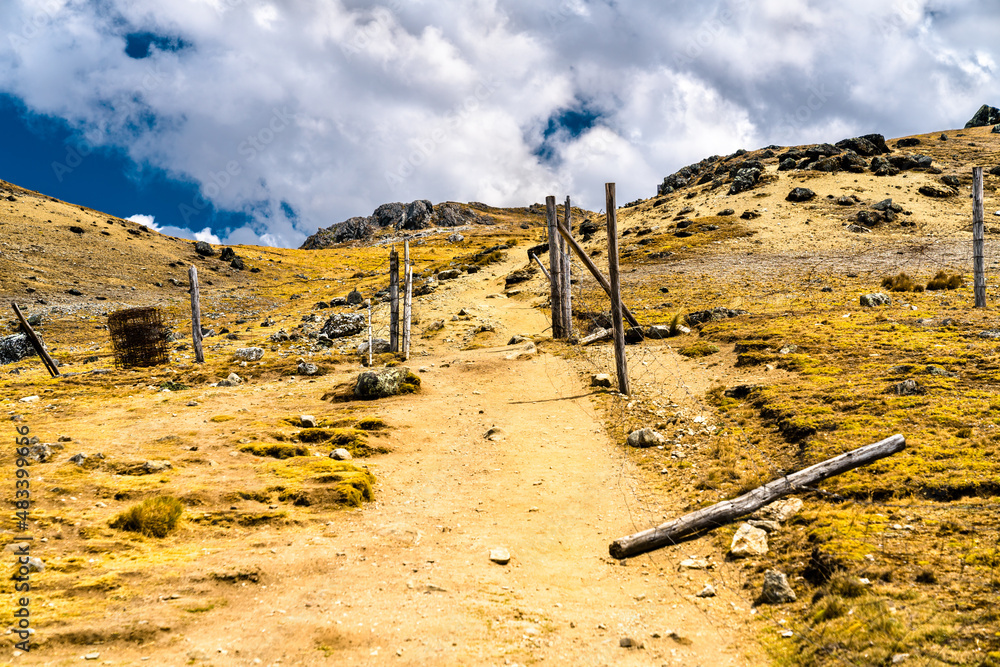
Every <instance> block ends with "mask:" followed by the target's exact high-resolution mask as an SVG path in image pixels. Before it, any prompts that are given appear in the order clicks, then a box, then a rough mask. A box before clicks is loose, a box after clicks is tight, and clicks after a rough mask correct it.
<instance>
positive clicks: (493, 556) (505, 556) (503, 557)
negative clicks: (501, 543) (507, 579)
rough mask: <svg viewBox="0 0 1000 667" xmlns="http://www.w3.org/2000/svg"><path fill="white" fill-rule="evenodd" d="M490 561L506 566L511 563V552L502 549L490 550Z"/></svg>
mask: <svg viewBox="0 0 1000 667" xmlns="http://www.w3.org/2000/svg"><path fill="white" fill-rule="evenodd" d="M490 560H491V561H493V562H494V563H497V564H498V565H506V564H507V563H509V562H510V552H509V551H507V550H506V549H504V548H502V547H501V548H497V549H490Z"/></svg>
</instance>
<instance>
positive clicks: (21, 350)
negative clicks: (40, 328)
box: [0, 333, 38, 364]
mask: <svg viewBox="0 0 1000 667" xmlns="http://www.w3.org/2000/svg"><path fill="white" fill-rule="evenodd" d="M36 354H38V353H37V352H35V348H34V347H32V345H31V341H29V340H28V335H27V334H23V333H19V334H14V335H12V336H2V337H0V364H13V363H15V362H18V361H21V360H22V359H26V358H27V357H30V356H33V355H36Z"/></svg>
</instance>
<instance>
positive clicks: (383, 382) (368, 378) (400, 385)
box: [354, 366, 420, 399]
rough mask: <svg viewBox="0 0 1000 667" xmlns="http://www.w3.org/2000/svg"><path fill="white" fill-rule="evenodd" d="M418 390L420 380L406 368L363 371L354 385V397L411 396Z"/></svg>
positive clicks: (397, 367)
mask: <svg viewBox="0 0 1000 667" xmlns="http://www.w3.org/2000/svg"><path fill="white" fill-rule="evenodd" d="M419 390H420V378H419V377H417V375H415V374H414V373H413V371H411V370H410V369H409V368H407V367H406V366H396V367H394V368H379V369H376V370H371V371H365V372H364V373H362V374H361V375H359V376H358V381H357V383H356V384H355V385H354V396H355V397H357V398H362V399H373V398H386V397H388V396H398V395H399V394H413V393H416V392H417V391H419Z"/></svg>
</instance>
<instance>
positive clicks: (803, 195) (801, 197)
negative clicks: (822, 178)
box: [785, 188, 816, 202]
mask: <svg viewBox="0 0 1000 667" xmlns="http://www.w3.org/2000/svg"><path fill="white" fill-rule="evenodd" d="M815 196H816V193H815V192H813V191H812V190H810V189H809V188H795V189H794V190H792V191H791V192H789V193H788V196H787V197H785V199H786V200H787V201H791V202H803V201H809V200H810V199H812V198H813V197H815Z"/></svg>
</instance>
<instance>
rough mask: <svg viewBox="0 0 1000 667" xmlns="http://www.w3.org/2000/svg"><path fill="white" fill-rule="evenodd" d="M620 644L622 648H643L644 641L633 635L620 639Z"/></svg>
mask: <svg viewBox="0 0 1000 667" xmlns="http://www.w3.org/2000/svg"><path fill="white" fill-rule="evenodd" d="M618 645H619V646H620V647H622V648H642V647H643V646H642V642H640V641H637V640H635V639H632V638H631V637H622V638H621V639H619V640H618Z"/></svg>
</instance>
